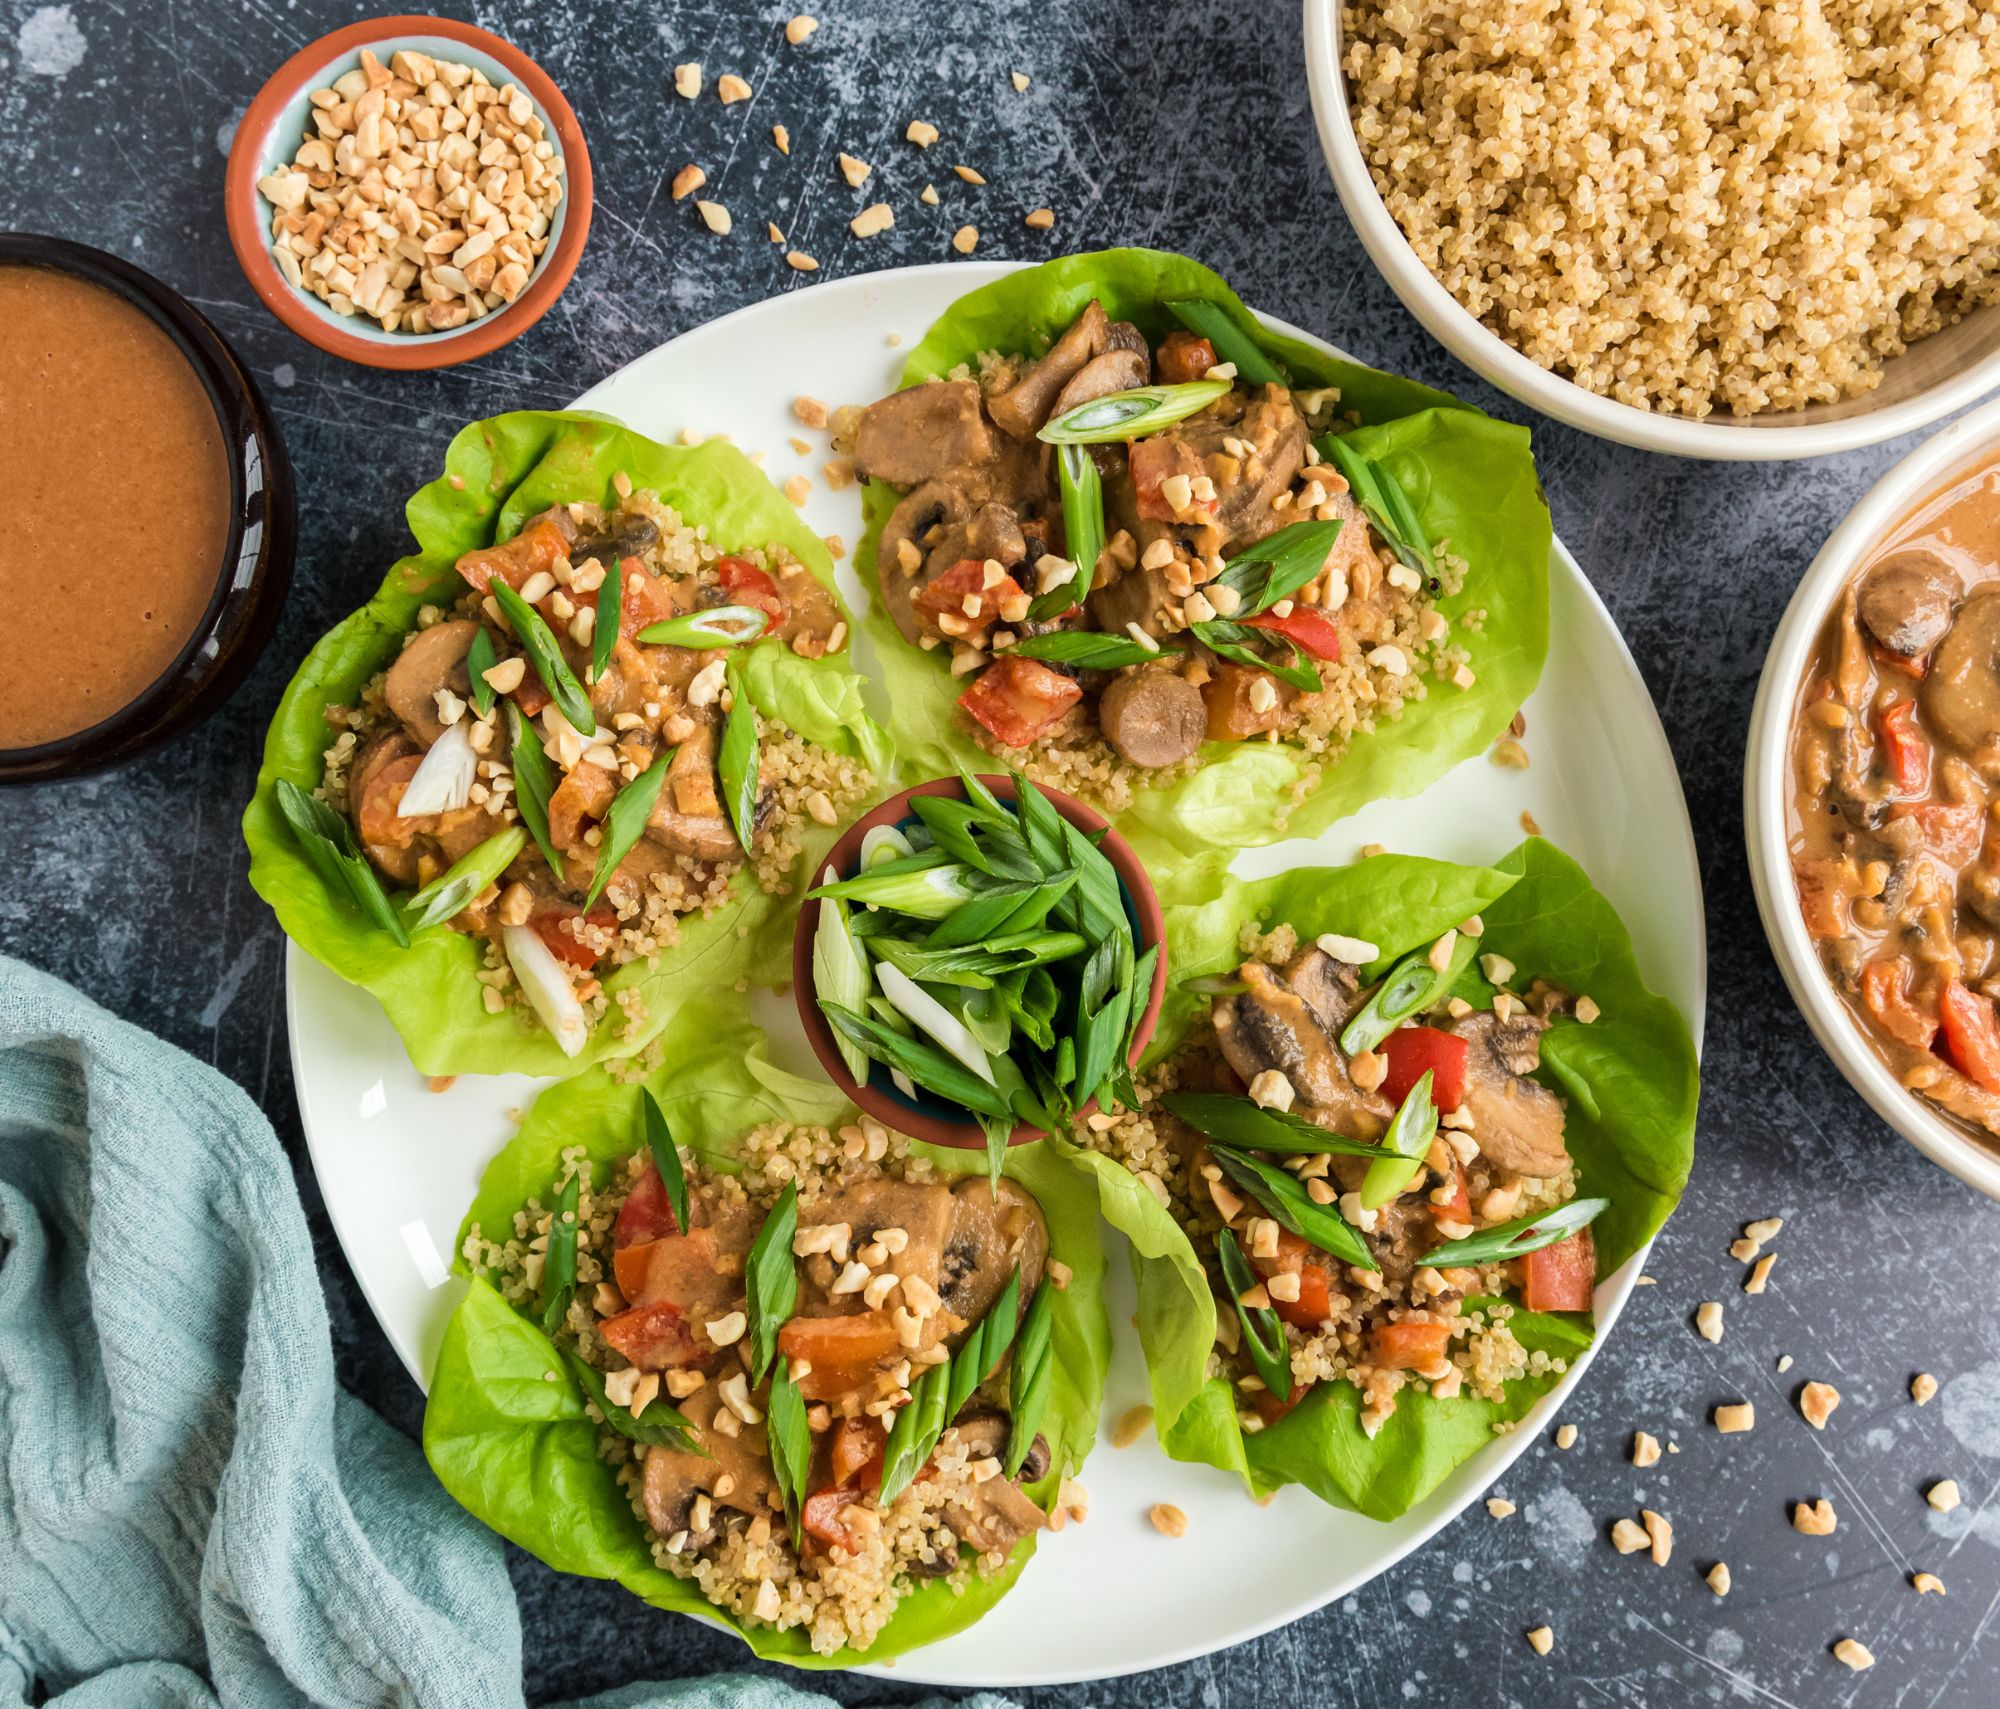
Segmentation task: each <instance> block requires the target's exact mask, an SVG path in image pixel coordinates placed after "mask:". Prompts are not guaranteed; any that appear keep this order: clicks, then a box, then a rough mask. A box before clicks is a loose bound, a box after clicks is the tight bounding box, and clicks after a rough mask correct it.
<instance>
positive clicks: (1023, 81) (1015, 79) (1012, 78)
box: [1007, 71, 1028, 95]
mask: <svg viewBox="0 0 2000 1709" xmlns="http://www.w3.org/2000/svg"><path fill="white" fill-rule="evenodd" d="M1007 80H1008V82H1010V83H1012V84H1013V85H1014V93H1015V94H1016V95H1025V94H1027V92H1028V74H1027V73H1026V72H1025V71H1010V72H1008V73H1007Z"/></svg>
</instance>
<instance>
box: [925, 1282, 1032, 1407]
mask: <svg viewBox="0 0 2000 1709" xmlns="http://www.w3.org/2000/svg"><path fill="white" fill-rule="evenodd" d="M1020 1322H1021V1267H1020V1265H1018V1264H1016V1265H1015V1266H1014V1273H1013V1274H1012V1275H1011V1276H1009V1277H1008V1278H1007V1285H1006V1286H1005V1287H1003V1288H1002V1289H1001V1290H1000V1294H999V1297H998V1298H997V1299H995V1300H994V1302H993V1305H992V1309H991V1310H989V1311H988V1312H987V1314H986V1315H985V1316H984V1317H982V1318H981V1319H980V1320H979V1322H978V1323H977V1324H975V1325H974V1326H973V1329H972V1332H971V1333H970V1334H969V1335H967V1336H966V1338H965V1339H964V1340H963V1341H961V1342H960V1343H959V1346H958V1351H957V1352H956V1353H954V1354H953V1355H952V1360H951V1381H950V1382H949V1383H947V1384H946V1385H945V1395H944V1416H945V1421H946V1422H947V1423H949V1422H950V1421H951V1420H952V1419H954V1418H956V1417H957V1416H958V1409H959V1408H960V1407H962V1406H963V1405H965V1403H966V1402H967V1401H969V1400H970V1399H971V1398H972V1394H973V1391H974V1390H975V1389H977V1388H978V1387H979V1385H980V1384H981V1383H983V1382H985V1381H986V1379H987V1378H988V1377H990V1376H991V1375H992V1374H993V1373H994V1372H995V1371H996V1370H998V1369H999V1366H1000V1361H1001V1360H1002V1359H1004V1358H1005V1357H1006V1356H1007V1349H1008V1348H1009V1347H1011V1346H1012V1345H1013V1344H1014V1331H1015V1330H1016V1329H1017V1328H1019V1327H1020Z"/></svg>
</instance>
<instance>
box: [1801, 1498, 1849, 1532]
mask: <svg viewBox="0 0 2000 1709" xmlns="http://www.w3.org/2000/svg"><path fill="white" fill-rule="evenodd" d="M1839 1523H1840V1521H1839V1520H1838V1519H1837V1518H1836V1517H1835V1515H1834V1511H1833V1503H1832V1502H1830V1501H1828V1500H1827V1499H1826V1497H1825V1496H1821V1497H1820V1498H1819V1500H1817V1501H1815V1502H1814V1503H1813V1504H1812V1505H1811V1506H1807V1505H1806V1503H1804V1502H1803V1501H1800V1502H1795V1503H1793V1505H1792V1529H1793V1530H1794V1531H1798V1532H1802V1533H1803V1534H1804V1535H1806V1536H1808V1537H1831V1536H1832V1535H1833V1531H1834V1527H1835V1526H1836V1525H1837V1524H1839Z"/></svg>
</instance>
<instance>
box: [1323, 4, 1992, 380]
mask: <svg viewBox="0 0 2000 1709" xmlns="http://www.w3.org/2000/svg"><path fill="white" fill-rule="evenodd" d="M1341 16H1342V29H1343V32H1344V34H1345V38H1346V44H1347V46H1346V54H1345V63H1344V70H1345V72H1346V76H1347V83H1348V96H1349V102H1350V106H1351V111H1352V116H1353V122H1354V128H1355V134H1356V136H1357V138H1358V139H1359V142H1360V145H1361V150H1362V153H1363V155H1364V156H1365V157H1366V159H1367V161H1368V165H1369V171H1370V174H1371V176H1372V177H1373V179H1374V182H1375V187H1376V189H1377V190H1378V191H1379V192H1380V194H1381V195H1382V197H1383V200H1384V202H1385V203H1386V204H1387V206H1388V208H1389V211H1390V213H1391V214H1392V215H1393V216H1394V217H1395V219H1396V222H1397V224H1398V225H1400V226H1401V228H1402V230H1403V234H1404V236H1405V237H1406V238H1407V239H1408V240H1409V242H1410V244H1411V246H1412V248H1413V249H1414V250H1415V251H1416V254H1417V256H1418V258H1419V259H1420V260H1421V261H1422V262H1423V263H1424V265H1425V266H1426V267H1427V268H1429V269H1430V271H1431V273H1432V274H1433V275H1434V276H1435V277H1436V278H1437V279H1438V280H1439V281H1440V282H1441V283H1442V284H1443V285H1444V286H1445V288H1446V289H1447V290H1449V291H1450V292H1451V293H1452V295H1453V296H1454V297H1455V298H1457V300H1458V301H1459V302H1460V303H1461V304H1462V305H1463V306H1464V307H1465V308H1467V309H1468V310H1470V311H1471V312H1472V313H1473V314H1475V315H1477V316H1478V317H1479V318H1480V319H1481V320H1482V321H1484V322H1485V323H1486V324H1487V325H1488V326H1489V327H1491V328H1492V329H1493V330H1494V331H1495V332H1497V333H1498V334H1500V336H1501V337H1503V338H1505V339H1506V340H1507V341H1508V342H1509V343H1510V344H1512V345H1513V346H1514V347H1515V348H1516V349H1518V350H1520V351H1521V352H1522V353H1523V354H1524V355H1526V356H1528V357H1530V358H1531V359H1532V360H1534V361H1535V362H1537V363H1539V364H1540V365H1541V366H1542V367H1544V368H1547V369H1550V370H1551V371H1553V372H1555V373H1557V374H1561V375H1563V376H1565V377H1566V378H1568V379H1571V380H1574V381H1576V382H1577V384H1579V385H1581V386H1584V387H1587V388H1588V389H1589V390H1591V391H1593V392H1597V393H1600V394H1602V395H1604V396H1606V397H1610V398H1614V399H1616V400H1617V401H1619V402H1621V403H1627V404H1631V405H1634V406H1636V407H1637V408H1640V409H1648V410H1654V409H1657V410H1668V411H1674V412H1677V413H1680V414H1683V415H1687V416H1691V417H1696V418H1699V417H1703V416H1707V415H1709V414H1710V413H1712V412H1713V411H1716V410H1725V411H1728V412H1731V413H1733V414H1736V415H1755V414H1761V413H1765V412H1770V411H1779V410H1789V409H1797V408H1800V407H1802V406H1804V405H1806V404H1813V403H1828V402H1832V401H1834V400H1836V399H1839V398H1847V397H1853V396H1857V395H1859V394H1862V393H1865V392H1867V391H1870V390H1871V389H1873V388H1874V387H1875V386H1877V385H1879V384H1880V383H1881V378H1882V363H1883V362H1884V361H1886V360H1887V359H1888V358H1890V357H1892V356H1896V355H1899V354H1900V353H1901V352H1903V351H1904V350H1906V349H1907V348H1908V347H1909V346H1910V345H1911V344H1913V343H1914V342H1916V341H1917V340H1919V339H1921V338H1924V337H1927V336H1928V335H1930V334H1932V333H1935V332H1937V331H1938V330H1940V329H1941V328H1943V327H1946V326H1949V325H1950V324H1951V323H1952V322H1954V321H1956V320H1958V319H1959V318H1961V317H1962V316H1963V315H1965V314H1967V313H1969V312H1970V311H1971V310H1973V309H1974V308H1977V307H1980V306H1981V305H1985V304H1991V303H1994V302H1996V301H2000V170H1996V167H2000V15H1996V13H1995V11H1994V9H1993V7H1992V6H1991V5H1990V4H1976V3H1971V0H1931V3H1901V0H1899V3H1896V4H1889V3H1887V0H1825V3H1823V4H1820V5H1815V6H1807V7H1795V6H1785V5H1766V4H1762V3H1760V0H1688V3H1686V4H1681V5H1671V6H1670V5H1666V4H1663V3H1661V0H1644V3H1640V0H1577V3H1575V4H1556V3H1554V0H1529V3H1528V4H1522V5H1517V4H1513V3H1511V0H1348V3H1347V4H1345V5H1344V6H1343V8H1342V14H1341Z"/></svg>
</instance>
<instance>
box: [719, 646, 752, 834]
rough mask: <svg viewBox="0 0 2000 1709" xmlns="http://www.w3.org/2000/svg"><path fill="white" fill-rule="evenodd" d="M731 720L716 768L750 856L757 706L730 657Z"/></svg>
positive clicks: (732, 823) (734, 826)
mask: <svg viewBox="0 0 2000 1709" xmlns="http://www.w3.org/2000/svg"><path fill="white" fill-rule="evenodd" d="M729 686H730V690H731V693H732V695H733V698H732V699H731V701H730V703H729V722H728V723H727V724H726V725H724V726H723V730H722V752H721V753H720V755H718V756H717V759H716V770H717V771H718V772H719V773H720V774H721V777H722V804H723V805H724V806H725V807H726V808H728V809H729V823H730V826H731V828H732V829H733V830H734V831H735V832H736V840H737V842H739V843H740V844H742V846H743V853H744V855H745V856H746V857H747V856H748V855H749V853H750V839H751V838H752V837H754V836H755V835H756V834H757V786H758V784H759V782H760V781H761V777H760V772H761V762H760V761H759V758H758V753H757V708H756V707H754V706H752V705H751V704H750V696H749V694H748V693H747V692H745V690H744V687H743V679H742V677H741V675H740V674H739V673H738V672H737V670H736V661H735V660H734V659H731V660H730V661H729Z"/></svg>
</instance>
